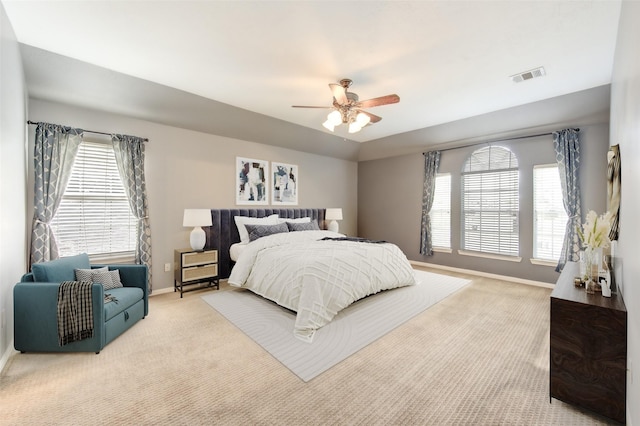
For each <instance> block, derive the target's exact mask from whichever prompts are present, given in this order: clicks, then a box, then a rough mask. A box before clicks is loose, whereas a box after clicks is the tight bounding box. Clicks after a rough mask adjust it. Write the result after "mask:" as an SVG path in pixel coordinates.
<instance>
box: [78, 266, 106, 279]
mask: <svg viewBox="0 0 640 426" xmlns="http://www.w3.org/2000/svg"><path fill="white" fill-rule="evenodd" d="M108 271H109V267H108V266H103V267H102V268H95V269H76V270H75V272H76V281H89V282H93V274H97V273H99V272H108Z"/></svg>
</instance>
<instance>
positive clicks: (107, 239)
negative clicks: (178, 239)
mask: <svg viewBox="0 0 640 426" xmlns="http://www.w3.org/2000/svg"><path fill="white" fill-rule="evenodd" d="M51 228H52V230H53V233H54V235H55V237H56V242H57V244H58V250H59V254H60V256H61V257H63V256H71V255H74V254H78V253H87V254H89V255H94V256H95V255H123V254H133V252H134V251H135V248H136V219H135V218H134V217H133V215H132V214H131V209H130V207H129V201H128V199H127V195H126V193H125V191H124V187H123V186H122V181H121V180H120V175H119V173H118V167H117V165H116V159H115V155H114V153H113V146H112V145H111V144H110V143H100V142H95V141H87V140H84V141H82V143H81V144H80V147H79V149H78V154H77V155H76V159H75V162H74V164H73V169H72V171H71V177H70V179H69V183H68V184H67V188H66V190H65V193H64V195H63V196H62V201H61V202H60V206H59V207H58V211H57V212H56V215H55V217H54V218H53V221H52V222H51Z"/></svg>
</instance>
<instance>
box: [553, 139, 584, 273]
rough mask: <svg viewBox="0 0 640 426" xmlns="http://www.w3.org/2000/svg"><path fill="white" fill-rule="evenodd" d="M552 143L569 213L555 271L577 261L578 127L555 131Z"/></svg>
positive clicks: (578, 209)
mask: <svg viewBox="0 0 640 426" xmlns="http://www.w3.org/2000/svg"><path fill="white" fill-rule="evenodd" d="M553 146H554V149H555V152H556V161H557V163H558V171H559V173H560V186H561V188H562V201H563V204H564V210H565V211H566V213H567V216H569V219H568V220H567V226H566V230H565V235H564V242H563V244H562V252H561V253H560V259H559V260H558V266H556V271H557V272H560V271H562V269H563V268H564V265H565V264H566V263H567V262H568V261H574V262H575V261H578V259H579V255H578V252H579V251H580V240H579V238H578V232H577V229H578V227H579V226H580V218H581V211H580V179H579V170H580V139H579V137H578V131H577V130H575V129H565V130H560V131H558V132H553Z"/></svg>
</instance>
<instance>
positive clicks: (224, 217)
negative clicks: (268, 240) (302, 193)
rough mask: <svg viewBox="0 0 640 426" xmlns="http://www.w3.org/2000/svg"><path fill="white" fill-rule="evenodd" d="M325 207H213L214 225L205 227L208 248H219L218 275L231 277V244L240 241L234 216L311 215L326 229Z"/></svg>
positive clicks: (291, 216)
mask: <svg viewBox="0 0 640 426" xmlns="http://www.w3.org/2000/svg"><path fill="white" fill-rule="evenodd" d="M324 213H325V209H212V210H211V222H212V223H213V225H212V226H210V227H208V228H205V227H203V229H204V230H205V232H206V234H207V245H206V248H207V249H217V250H218V276H219V277H220V278H229V274H230V273H231V267H232V266H233V261H232V260H231V256H230V255H229V247H231V244H234V243H238V242H240V235H239V234H238V228H237V227H236V223H235V221H234V219H233V218H234V216H249V217H266V216H270V215H272V214H277V215H278V216H279V217H281V218H287V219H296V218H299V217H307V216H308V217H310V218H311V219H312V220H316V221H317V222H318V226H319V227H320V229H324Z"/></svg>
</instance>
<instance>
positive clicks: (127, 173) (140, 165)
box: [111, 134, 152, 293]
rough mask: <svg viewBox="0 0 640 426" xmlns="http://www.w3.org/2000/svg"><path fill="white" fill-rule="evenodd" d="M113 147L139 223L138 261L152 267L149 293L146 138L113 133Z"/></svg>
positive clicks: (149, 258)
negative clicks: (145, 171)
mask: <svg viewBox="0 0 640 426" xmlns="http://www.w3.org/2000/svg"><path fill="white" fill-rule="evenodd" d="M111 141H112V143H113V150H114V153H115V156H116V163H117V164H118V171H119V172H120V179H122V184H123V185H124V190H125V191H126V193H127V197H129V205H130V206H131V212H132V213H133V216H135V217H136V219H138V224H137V226H136V233H137V239H136V263H137V264H142V265H147V267H148V268H149V293H151V290H152V285H151V275H152V274H151V226H150V225H149V206H148V203H147V184H146V182H145V179H144V140H143V139H141V138H138V137H135V136H126V135H116V134H113V135H111Z"/></svg>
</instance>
